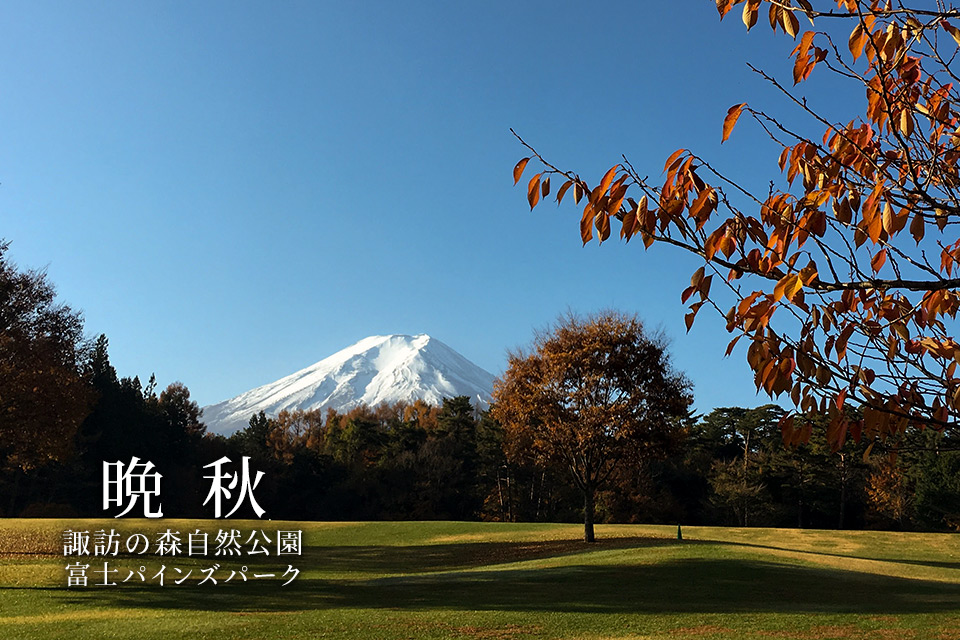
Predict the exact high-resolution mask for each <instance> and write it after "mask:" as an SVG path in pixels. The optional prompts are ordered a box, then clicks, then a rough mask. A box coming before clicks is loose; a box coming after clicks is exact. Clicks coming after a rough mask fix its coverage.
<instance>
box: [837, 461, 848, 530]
mask: <svg viewBox="0 0 960 640" xmlns="http://www.w3.org/2000/svg"><path fill="white" fill-rule="evenodd" d="M846 463H847V461H846V458H844V457H843V454H842V453H841V454H840V522H839V523H838V528H840V529H843V525H844V524H845V523H844V520H845V519H846V515H847V464H846Z"/></svg>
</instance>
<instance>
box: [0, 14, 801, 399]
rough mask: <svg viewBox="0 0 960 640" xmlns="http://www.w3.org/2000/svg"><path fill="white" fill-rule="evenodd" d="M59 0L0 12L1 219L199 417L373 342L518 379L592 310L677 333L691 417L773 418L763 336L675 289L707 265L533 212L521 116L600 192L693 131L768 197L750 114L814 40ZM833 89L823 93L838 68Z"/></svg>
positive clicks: (551, 210) (626, 25)
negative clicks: (751, 352)
mask: <svg viewBox="0 0 960 640" xmlns="http://www.w3.org/2000/svg"><path fill="white" fill-rule="evenodd" d="M515 4H517V3H507V2H486V3H451V2H436V3H432V2H431V3H393V2H382V3H372V2H371V3H361V2H355V3H328V2H302V3H297V2H285V3H266V2H263V3H253V2H235V3H226V2H222V3H217V2H203V3H185V2H184V3H175V2H164V3H108V2H102V3H89V4H83V5H81V4H80V3H68V2H60V3H51V2H29V3H26V2H13V3H5V4H4V5H3V7H0V83H2V84H0V86H2V90H0V223H2V226H0V236H2V237H4V238H6V239H7V240H9V241H11V243H12V244H11V249H10V252H11V255H12V257H13V259H14V260H16V261H17V262H18V263H19V264H20V265H21V266H23V267H32V268H46V269H47V271H48V273H49V276H50V278H51V280H52V281H53V282H54V283H55V284H56V286H57V288H58V291H59V293H60V297H61V299H63V300H65V301H67V302H68V303H70V304H71V305H73V306H74V307H75V308H78V309H82V310H83V312H84V316H85V318H86V327H87V331H88V332H89V333H90V334H91V335H96V334H99V333H105V334H106V335H107V336H108V338H109V339H110V345H111V357H112V360H113V362H114V365H115V366H116V367H117V369H118V371H119V373H120V374H121V375H128V376H132V375H140V377H141V379H146V378H147V377H149V375H150V373H151V372H155V373H156V375H157V378H158V381H159V383H160V384H161V385H162V386H165V385H166V384H168V383H170V382H173V381H174V380H181V381H183V382H184V383H185V384H187V386H188V387H189V388H190V389H191V391H192V393H193V397H194V399H195V400H197V401H198V402H199V403H200V404H201V405H205V404H210V403H214V402H217V401H220V400H223V399H225V398H227V397H230V396H233V395H236V394H237V393H239V392H242V391H245V390H247V389H249V388H252V387H254V386H258V385H260V384H263V383H266V382H269V381H272V380H274V379H276V378H279V377H281V376H283V375H286V374H288V373H292V372H293V371H295V370H297V369H300V368H302V367H304V366H307V365H309V364H312V363H313V362H315V361H317V360H319V359H320V358H322V357H325V356H327V355H329V354H331V353H333V352H334V351H336V350H338V349H340V348H342V347H344V346H347V345H349V344H352V343H353V342H356V341H357V340H359V339H361V338H363V337H365V336H367V335H372V334H384V333H411V334H413V333H429V334H431V335H433V336H435V337H437V338H439V339H441V340H442V341H444V342H446V343H447V344H449V345H450V346H452V347H453V348H455V349H457V350H458V351H460V352H461V353H463V354H464V355H465V356H467V357H468V358H470V359H471V360H473V361H475V362H476V363H477V364H479V365H481V366H483V367H485V368H486V369H488V370H490V371H491V372H493V373H495V374H499V373H501V372H502V370H503V368H504V366H505V363H506V350H507V349H509V348H514V347H518V346H522V345H524V344H526V343H527V342H528V341H529V340H530V338H531V335H532V331H533V329H534V328H537V327H543V326H544V325H546V324H548V323H549V322H551V321H552V320H553V319H555V318H556V317H557V316H558V314H560V313H563V312H564V311H566V310H568V309H570V310H574V311H579V312H591V311H596V310H599V309H602V308H609V307H613V308H617V309H620V310H623V311H628V312H636V313H638V314H639V315H640V316H641V317H642V318H643V319H644V320H645V321H646V322H647V323H648V325H649V326H651V327H653V328H662V329H663V330H664V331H665V332H666V333H667V334H668V336H670V337H671V339H672V352H673V354H674V361H675V364H676V365H677V367H678V368H680V369H682V370H684V371H686V373H687V374H688V376H689V377H690V378H691V379H692V380H693V382H694V384H695V395H696V407H697V409H698V410H700V411H708V410H709V409H710V408H712V407H714V406H728V405H743V406H754V405H756V404H761V403H763V402H765V401H766V400H765V398H763V397H757V396H756V394H755V390H754V387H753V383H752V377H751V375H750V373H749V370H748V368H747V365H746V364H745V362H744V355H743V351H742V350H738V351H736V352H735V353H734V355H733V356H732V357H730V358H727V359H724V358H723V351H724V349H725V346H726V343H727V341H728V340H729V337H728V335H727V333H726V331H725V330H724V328H723V323H722V321H721V320H720V319H719V318H716V317H712V316H710V315H709V314H708V313H706V309H705V310H704V312H702V314H701V317H700V318H699V319H698V322H697V324H696V325H695V326H694V328H693V330H692V331H691V332H690V334H686V333H685V331H684V326H683V315H684V312H685V309H684V306H683V305H682V304H681V303H680V292H681V291H682V289H683V288H684V287H685V286H686V284H687V283H688V281H689V277H690V274H691V273H692V272H693V271H694V270H695V269H696V268H697V266H698V263H697V261H696V260H695V259H694V258H693V257H691V256H687V255H684V254H681V253H678V252H676V251H674V250H670V249H666V248H665V249H659V248H655V249H653V250H651V251H647V252H645V251H643V249H642V246H641V245H640V243H636V244H634V243H631V244H630V245H628V246H624V245H623V244H622V243H619V242H616V241H610V242H609V243H607V244H605V245H604V246H602V247H598V246H597V245H596V244H591V245H589V246H587V247H585V248H584V247H581V244H580V240H579V231H578V224H579V213H578V211H576V210H575V209H574V208H572V207H566V206H565V207H562V208H560V209H557V208H556V207H554V206H552V205H550V206H541V207H538V208H537V210H536V211H534V212H533V213H531V212H530V211H529V207H528V206H527V204H526V198H525V190H524V189H523V188H522V187H516V188H515V187H514V186H513V184H512V178H511V170H512V168H513V165H514V164H515V163H516V161H517V160H518V159H519V158H520V157H522V156H523V155H525V154H524V150H523V148H522V147H521V146H520V144H519V143H518V142H517V141H516V140H515V139H514V138H513V136H512V135H511V134H510V132H509V128H510V127H513V128H514V129H516V130H517V131H518V132H519V133H520V134H521V135H522V136H523V137H524V138H525V139H526V140H527V141H528V142H530V143H532V144H534V146H536V147H537V148H538V149H539V150H540V151H541V152H542V153H543V154H544V155H545V156H547V157H548V158H549V159H551V160H552V161H553V162H555V163H556V164H558V165H560V166H563V167H568V168H571V169H574V170H577V171H579V172H580V173H581V175H583V176H584V177H586V178H587V179H588V180H593V181H596V180H597V178H598V177H599V176H600V175H602V173H603V172H604V171H605V170H606V169H607V168H609V167H610V166H611V165H612V164H614V163H615V162H617V161H618V160H619V158H620V154H621V153H625V154H627V156H628V157H629V158H630V160H631V161H632V162H633V164H634V165H635V166H636V167H637V168H638V169H639V170H640V171H641V172H643V173H646V174H649V175H651V176H658V175H659V173H660V170H661V168H662V166H663V160H664V159H665V158H666V157H667V156H668V155H669V154H670V153H672V152H673V151H674V150H675V149H677V148H678V147H681V146H685V147H691V148H694V149H696V150H697V151H698V152H700V153H701V154H703V155H705V156H707V157H709V158H710V159H711V160H712V161H714V162H715V163H716V164H718V165H720V166H723V167H724V168H726V169H728V170H729V172H730V173H731V174H732V175H734V176H737V177H739V178H741V179H743V180H744V181H745V182H747V183H749V184H752V185H755V186H758V187H759V188H760V189H761V190H765V189H764V185H766V184H767V182H768V181H769V180H771V179H775V178H776V175H775V174H774V173H771V168H772V167H774V161H775V158H776V155H777V150H776V149H773V148H772V147H771V146H770V145H769V143H768V142H766V141H765V139H764V136H763V134H762V132H760V131H759V130H758V127H756V126H755V125H752V123H748V122H747V121H746V120H744V121H742V122H741V124H740V125H739V126H738V129H737V131H736V133H735V135H734V137H733V138H732V139H731V140H730V141H729V142H727V143H726V144H724V145H723V146H722V147H721V146H720V145H719V141H720V130H721V122H722V119H723V116H724V114H725V112H726V110H727V108H728V107H729V106H730V105H732V104H735V103H739V102H743V101H749V102H750V103H751V104H753V105H756V106H759V107H763V108H765V109H769V110H770V111H772V112H781V111H783V112H786V111H787V109H786V104H785V101H784V99H783V98H782V97H781V96H778V95H777V94H776V93H775V92H774V90H773V89H771V88H769V87H767V86H765V85H764V84H763V83H762V81H761V80H759V79H758V78H757V77H756V76H755V75H754V74H752V73H751V72H750V71H749V69H748V68H747V66H746V64H745V63H746V62H747V61H751V62H753V63H754V64H757V65H759V66H762V67H763V68H764V69H766V70H768V71H771V72H773V73H776V74H778V75H779V76H780V77H782V78H784V79H785V80H789V77H790V76H789V69H790V67H791V62H790V60H788V58H787V54H788V53H789V51H790V49H792V43H791V42H790V41H789V40H788V39H786V38H785V37H784V36H782V35H781V36H779V37H774V36H772V35H771V34H770V32H769V30H768V29H759V28H758V29H754V31H753V32H751V33H749V34H747V33H746V32H745V30H744V28H743V25H742V24H741V23H740V22H739V19H738V16H736V15H731V16H729V17H728V19H727V20H725V21H724V22H723V23H720V22H719V20H718V16H717V13H716V10H715V7H714V3H713V1H712V0H677V1H674V2H658V3H647V2H643V3H640V2H631V3H607V4H605V5H604V6H603V11H602V12H597V11H596V10H595V9H594V7H595V5H590V4H589V3H574V2H571V3H564V2H526V3H522V5H523V6H519V7H518V6H515ZM814 86H815V85H814Z"/></svg>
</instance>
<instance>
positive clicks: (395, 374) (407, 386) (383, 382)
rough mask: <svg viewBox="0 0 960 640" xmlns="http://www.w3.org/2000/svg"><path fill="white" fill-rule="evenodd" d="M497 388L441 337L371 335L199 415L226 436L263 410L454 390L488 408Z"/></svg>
mask: <svg viewBox="0 0 960 640" xmlns="http://www.w3.org/2000/svg"><path fill="white" fill-rule="evenodd" d="M492 392H493V375H492V374H491V373H489V372H487V371H485V370H483V369H481V368H480V367H478V366H477V365H475V364H473V363H472V362H470V361H469V360H467V359H466V358H464V357H463V356H462V355H460V354H459V353H457V352H456V351H454V350H453V349H451V348H450V347H448V346H447V345H445V344H444V343H442V342H440V341H439V340H437V339H436V338H431V337H430V336H428V335H425V334H421V335H418V336H406V335H392V336H371V337H369V338H364V339H363V340H361V341H360V342H358V343H356V344H355V345H353V346H351V347H347V348H346V349H343V350H342V351H338V352H337V353H335V354H333V355H332V356H330V357H328V358H324V359H323V360H321V361H320V362H318V363H316V364H314V365H312V366H310V367H307V368H306V369H303V370H301V371H297V372H296V373H294V374H291V375H289V376H287V377H285V378H281V379H280V380H277V381H276V382H271V383H270V384H265V385H263V386H262V387H257V388H256V389H252V390H250V391H247V392H246V393H241V394H240V395H238V396H236V397H235V398H231V399H229V400H224V401H223V402H219V403H217V404H213V405H210V406H207V407H204V408H203V418H202V420H203V422H205V423H206V425H207V430H208V431H211V432H213V433H219V434H223V435H229V434H231V433H233V432H235V431H237V430H239V429H242V428H244V427H246V426H247V424H248V423H249V421H250V416H252V415H254V414H256V413H259V412H260V411H263V412H265V413H266V414H267V415H268V416H275V415H277V413H279V412H280V411H282V410H283V409H287V410H291V411H292V410H294V409H305V410H309V409H321V410H324V411H325V410H326V409H327V408H329V407H332V408H333V409H336V410H338V411H344V410H347V409H351V408H353V407H356V406H357V405H359V404H366V405H369V406H371V407H374V406H377V405H379V404H382V403H393V402H397V401H399V400H404V401H406V402H413V401H414V400H417V399H420V400H424V401H425V402H429V403H431V404H440V403H441V402H442V400H443V398H451V397H454V396H469V397H470V398H471V400H473V403H474V405H479V406H480V407H486V406H487V405H488V404H489V402H490V396H491V394H492Z"/></svg>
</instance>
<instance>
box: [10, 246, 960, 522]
mask: <svg viewBox="0 0 960 640" xmlns="http://www.w3.org/2000/svg"><path fill="white" fill-rule="evenodd" d="M156 386H157V385H156V383H155V381H154V380H153V379H152V378H151V379H150V381H148V382H147V384H146V385H144V384H142V383H141V381H140V380H139V379H137V378H120V377H118V376H117V373H116V371H115V369H114V368H113V366H112V365H111V364H110V359H109V354H108V343H107V339H106V337H104V336H100V338H99V339H97V340H95V341H87V340H85V339H84V337H83V323H82V319H81V317H80V315H79V314H78V313H76V312H75V311H73V310H71V309H70V308H69V307H68V306H66V305H63V304H58V303H57V302H56V300H55V295H54V291H53V288H52V287H51V286H50V285H49V283H48V282H47V280H46V278H45V276H44V274H43V273H42V272H36V271H25V272H24V271H20V270H18V269H17V268H16V267H15V265H13V264H12V263H10V262H9V261H8V260H7V259H6V245H5V244H3V243H0V516H7V517H13V516H21V517H25V516H35V517H44V516H45V517H56V516H88V517H96V516H103V515H104V511H103V508H102V506H103V505H102V499H103V475H102V474H103V470H102V469H103V467H102V465H103V462H105V461H106V462H115V461H122V462H125V463H129V462H130V461H131V460H132V458H134V457H137V458H139V459H140V460H141V461H149V462H152V463H153V464H154V465H155V466H156V469H157V471H158V472H160V473H161V474H162V476H163V480H162V494H161V497H160V499H159V501H158V502H159V503H160V504H162V508H163V514H164V516H166V517H176V516H179V517H201V518H202V517H211V516H212V508H211V507H210V506H207V507H205V506H204V504H203V503H204V501H205V500H206V497H207V495H208V492H209V489H210V484H209V480H207V479H205V478H204V475H206V474H208V473H209V471H205V470H204V466H205V465H208V464H211V463H212V462H214V461H216V460H218V459H220V458H222V457H223V456H227V457H229V458H230V459H231V460H234V461H236V462H239V461H240V459H241V458H242V457H244V456H248V457H249V458H250V460H251V466H252V468H253V469H254V470H260V471H263V472H264V473H265V477H264V479H263V481H262V482H261V484H260V485H259V486H258V487H257V489H256V492H255V495H256V498H257V500H258V502H259V504H260V505H261V506H262V507H264V508H265V509H266V512H267V513H266V517H268V518H272V519H316V520H340V519H458V520H461V519H462V520H473V519H483V520H497V521H571V522H573V521H578V520H580V519H581V517H582V512H581V509H582V498H581V495H580V492H579V491H578V490H577V489H575V488H574V487H573V485H572V483H571V478H570V474H569V472H568V470H567V469H564V468H561V467H559V466H557V465H556V464H555V463H551V462H550V461H548V460H542V459H538V458H537V457H536V456H535V455H534V454H533V450H532V448H530V447H528V446H524V443H523V442H510V441H508V440H507V438H506V436H505V432H504V429H503V428H502V427H501V426H500V425H499V424H498V423H497V422H496V421H495V420H493V419H492V418H491V417H490V414H489V413H487V412H484V413H478V412H476V411H475V410H474V408H473V407H472V406H471V404H470V402H469V401H468V399H467V398H463V397H460V398H452V399H447V400H445V401H444V402H443V405H442V406H440V407H434V406H430V405H426V404H424V403H421V402H417V403H413V404H396V405H391V406H381V407H376V408H369V407H359V408H357V409H354V410H351V411H348V412H344V413H338V412H335V411H328V412H325V413H322V414H321V413H320V412H316V411H314V412H305V411H294V412H282V413H281V414H280V415H278V416H276V417H267V416H265V415H263V414H261V415H258V416H253V417H252V419H251V421H250V424H249V426H248V427H247V428H245V429H243V430H242V431H239V432H238V433H236V434H234V435H232V436H230V437H229V438H224V437H221V436H215V435H212V434H208V433H206V429H205V427H204V425H203V422H202V416H201V413H200V408H199V407H198V406H197V404H196V403H195V402H193V401H192V400H191V399H190V392H189V390H188V389H187V388H186V387H185V386H184V385H182V384H180V383H174V384H171V385H169V386H168V387H166V388H165V389H163V390H159V391H158V389H157V388H156ZM782 415H783V411H782V410H781V409H780V408H779V407H777V406H773V405H768V406H764V407H759V408H756V409H743V408H724V409H717V410H715V411H713V412H711V413H710V414H708V415H706V416H703V417H701V418H699V419H693V418H690V419H688V420H686V422H685V424H684V426H683V429H682V433H681V438H679V441H678V442H676V443H673V445H671V449H670V451H660V452H656V453H657V455H650V456H648V457H646V458H645V461H644V462H638V463H636V464H621V465H620V466H618V467H616V468H615V472H614V474H613V477H612V478H611V481H610V482H609V483H608V484H607V485H606V486H607V489H606V490H605V491H603V492H602V493H601V494H599V495H598V496H597V502H596V510H597V513H596V517H597V521H598V522H625V523H630V522H644V523H670V524H674V523H683V524H690V525H694V524H701V525H740V526H783V527H816V528H898V529H916V530H960V451H958V450H960V438H958V437H957V436H956V435H951V434H949V433H945V434H944V433H937V432H934V431H931V430H927V431H918V430H912V431H910V432H909V433H908V434H906V435H905V436H904V438H903V439H902V440H900V441H898V442H896V443H893V442H887V443H882V442H874V443H869V442H866V441H864V442H862V443H856V442H854V441H853V440H852V439H847V441H846V442H845V444H844V446H843V447H841V448H840V450H839V451H831V450H830V448H829V447H828V446H827V444H826V439H825V432H826V425H823V424H821V425H815V428H814V429H813V436H812V437H811V439H810V442H809V444H806V445H803V446H799V447H795V448H791V447H786V446H784V445H783V439H782V437H781V433H780V428H779V426H778V425H779V422H780V418H781V417H782ZM814 422H815V423H816V422H817V420H816V419H815V418H814ZM251 515H252V513H251V512H250V511H249V510H247V511H243V510H241V511H238V512H237V513H236V514H235V517H244V516H251Z"/></svg>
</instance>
